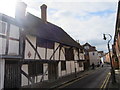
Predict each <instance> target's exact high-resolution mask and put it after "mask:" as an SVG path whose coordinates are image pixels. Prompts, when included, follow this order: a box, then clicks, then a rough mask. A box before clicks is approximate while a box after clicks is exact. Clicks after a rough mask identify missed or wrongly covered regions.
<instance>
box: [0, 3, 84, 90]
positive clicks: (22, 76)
mask: <svg viewBox="0 0 120 90" xmlns="http://www.w3.org/2000/svg"><path fill="white" fill-rule="evenodd" d="M26 8H27V5H26V4H25V3H23V2H19V3H18V4H17V7H16V14H15V18H12V17H9V16H7V15H4V14H1V17H2V18H0V43H2V45H1V46H0V67H1V68H0V89H2V88H20V87H23V86H28V85H31V86H32V85H33V84H35V83H40V82H43V81H48V80H56V79H58V78H61V77H63V76H66V75H70V74H73V73H76V72H80V71H83V70H84V68H83V67H84V65H83V62H84V59H85V58H84V54H83V48H82V47H81V46H80V44H78V43H77V42H76V41H75V40H73V39H72V38H71V37H70V36H69V35H68V34H67V33H66V32H65V31H64V30H63V29H62V28H60V27H58V26H56V25H54V24H52V23H50V22H48V21H47V16H46V15H47V12H46V9H47V6H46V5H42V6H41V7H40V8H41V18H38V17H36V16H34V15H32V14H30V13H27V14H25V13H26Z"/></svg>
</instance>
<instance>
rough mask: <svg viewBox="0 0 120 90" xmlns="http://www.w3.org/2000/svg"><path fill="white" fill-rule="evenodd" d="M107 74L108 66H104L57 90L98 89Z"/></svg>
mask: <svg viewBox="0 0 120 90" xmlns="http://www.w3.org/2000/svg"><path fill="white" fill-rule="evenodd" d="M108 72H110V66H107V65H105V66H104V67H103V68H102V67H100V68H99V69H95V70H93V72H92V73H89V74H88V75H86V76H84V77H82V78H79V79H77V80H75V81H72V82H70V83H67V84H65V85H63V86H61V87H59V88H100V87H101V86H102V84H103V82H104V80H105V78H106V76H107V75H108Z"/></svg>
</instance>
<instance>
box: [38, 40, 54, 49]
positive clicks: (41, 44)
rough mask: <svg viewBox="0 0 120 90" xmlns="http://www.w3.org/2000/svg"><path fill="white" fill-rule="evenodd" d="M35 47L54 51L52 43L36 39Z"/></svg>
mask: <svg viewBox="0 0 120 90" xmlns="http://www.w3.org/2000/svg"><path fill="white" fill-rule="evenodd" d="M37 46H39V47H43V48H49V49H54V42H52V41H49V40H45V39H40V38H37Z"/></svg>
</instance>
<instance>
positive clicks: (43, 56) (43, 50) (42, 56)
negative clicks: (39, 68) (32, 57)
mask: <svg viewBox="0 0 120 90" xmlns="http://www.w3.org/2000/svg"><path fill="white" fill-rule="evenodd" d="M37 51H38V53H39V54H40V56H41V58H42V59H45V52H46V51H45V48H42V47H37ZM36 59H39V58H38V55H36Z"/></svg>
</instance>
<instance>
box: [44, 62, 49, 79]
mask: <svg viewBox="0 0 120 90" xmlns="http://www.w3.org/2000/svg"><path fill="white" fill-rule="evenodd" d="M46 69H48V64H47V63H45V64H43V71H44V73H45V71H46ZM44 80H48V70H47V72H46V73H45V75H44Z"/></svg>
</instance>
